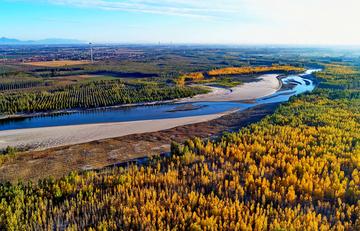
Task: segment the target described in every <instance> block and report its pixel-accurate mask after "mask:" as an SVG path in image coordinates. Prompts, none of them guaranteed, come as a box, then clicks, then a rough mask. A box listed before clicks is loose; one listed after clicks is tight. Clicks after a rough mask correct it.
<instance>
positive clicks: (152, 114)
mask: <svg viewBox="0 0 360 231" xmlns="http://www.w3.org/2000/svg"><path fill="white" fill-rule="evenodd" d="M315 71H318V70H317V69H310V70H307V71H306V72H305V73H303V74H299V75H289V76H287V77H285V78H282V79H281V81H282V82H283V84H289V83H290V84H291V86H292V87H291V88H290V89H288V90H280V91H278V92H276V93H274V94H272V95H270V96H267V97H263V98H259V99H256V100H254V101H252V102H246V103H245V102H195V103H170V104H160V105H151V106H134V107H119V108H109V109H92V110H85V111H79V112H74V113H64V114H55V115H44V116H35V117H29V118H14V119H7V120H3V121H1V122H0V131H4V130H16V129H25V128H41V127H53V126H66V125H81V124H95V123H111V122H112V123H113V122H129V121H143V120H159V119H171V118H182V117H191V116H202V115H212V114H218V113H224V112H227V111H231V110H245V109H248V108H251V107H254V106H257V105H259V104H266V103H276V102H285V101H288V100H289V98H290V97H291V96H294V95H298V94H302V93H304V92H307V91H312V90H314V88H315V84H314V82H313V76H312V73H313V72H315ZM181 108H186V110H184V109H181Z"/></svg>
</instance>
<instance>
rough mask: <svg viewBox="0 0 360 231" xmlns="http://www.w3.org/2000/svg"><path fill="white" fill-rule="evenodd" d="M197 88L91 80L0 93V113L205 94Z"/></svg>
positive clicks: (16, 86) (10, 86) (8, 85)
mask: <svg viewBox="0 0 360 231" xmlns="http://www.w3.org/2000/svg"><path fill="white" fill-rule="evenodd" d="M41 83H42V82H37V81H30V82H24V81H23V82H19V81H18V82H16V84H15V83H14V82H11V83H1V84H0V88H6V89H19V88H20V87H24V88H31V87H36V86H38V85H40V84H41ZM206 92H207V90H206V89H203V88H200V87H186V86H182V87H178V86H167V85H164V84H157V83H153V84H152V83H144V82H141V83H140V82H138V83H125V82H124V81H121V80H111V81H105V80H103V81H92V82H90V83H79V84H71V85H66V86H58V87H51V88H50V89H41V90H36V89H34V90H31V91H21V90H20V91H11V92H3V93H0V112H1V113H3V114H9V115H11V114H16V113H31V112H44V111H56V110H66V109H87V108H96V107H105V106H113V105H119V104H132V103H143V102H154V101H161V100H171V99H177V98H184V97H191V96H194V95H196V94H200V93H206Z"/></svg>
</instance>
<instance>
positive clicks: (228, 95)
mask: <svg viewBox="0 0 360 231" xmlns="http://www.w3.org/2000/svg"><path fill="white" fill-rule="evenodd" d="M278 76H279V75H277V74H266V75H261V76H260V77H258V80H259V81H256V82H250V83H244V84H242V85H239V86H237V87H232V88H220V87H211V86H208V87H209V88H210V89H211V92H210V93H207V94H201V95H196V96H194V97H192V98H185V99H182V100H180V102H201V101H202V102H204V101H206V102H226V101H241V100H252V99H257V98H261V97H265V96H269V95H272V94H274V93H275V92H277V91H278V90H280V88H281V85H282V83H281V81H280V80H279V79H278Z"/></svg>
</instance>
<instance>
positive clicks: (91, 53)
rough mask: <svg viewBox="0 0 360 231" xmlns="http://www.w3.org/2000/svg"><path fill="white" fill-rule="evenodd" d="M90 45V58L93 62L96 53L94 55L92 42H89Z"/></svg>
mask: <svg viewBox="0 0 360 231" xmlns="http://www.w3.org/2000/svg"><path fill="white" fill-rule="evenodd" d="M89 45H90V59H91V63H93V62H94V55H93V47H92V43H89Z"/></svg>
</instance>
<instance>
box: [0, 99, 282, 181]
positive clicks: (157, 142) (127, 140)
mask: <svg viewBox="0 0 360 231" xmlns="http://www.w3.org/2000/svg"><path fill="white" fill-rule="evenodd" d="M277 105H278V103H273V104H265V105H258V106H255V107H253V108H250V109H247V110H244V111H238V112H234V113H231V114H227V115H224V116H222V117H220V118H217V119H214V120H210V121H206V122H200V123H193V124H187V125H183V126H177V127H174V128H171V129H167V130H161V131H156V132H148V133H140V134H133V135H127V136H122V137H116V138H109V139H103V140H96V141H91V142H87V143H82V144H76V145H66V146H61V147H56V148H50V149H46V150H40V151H34V150H33V151H27V152H23V153H18V154H16V155H15V156H14V157H11V158H10V159H9V160H7V161H6V162H5V163H3V164H2V165H0V181H11V182H16V181H18V180H22V181H28V180H32V181H37V180H38V179H42V178H44V177H48V176H53V177H55V178H58V177H62V176H64V175H66V174H68V173H69V172H71V171H82V170H89V169H102V168H104V167H107V166H113V165H117V164H119V163H124V162H127V161H129V160H131V159H136V158H141V157H146V156H153V155H159V154H160V153H166V152H169V151H170V143H171V142H172V141H175V142H178V143H182V142H184V141H185V140H187V139H189V138H192V137H199V138H210V137H217V136H221V134H222V133H223V132H224V131H235V130H238V129H240V128H241V127H243V126H246V125H248V124H251V123H254V122H257V121H259V120H261V119H262V118H264V117H265V116H266V115H269V114H272V113H273V112H274V111H275V110H276V108H277ZM68 133H71V134H73V133H74V132H73V131H72V130H70V129H69V130H68Z"/></svg>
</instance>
